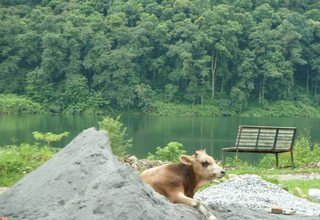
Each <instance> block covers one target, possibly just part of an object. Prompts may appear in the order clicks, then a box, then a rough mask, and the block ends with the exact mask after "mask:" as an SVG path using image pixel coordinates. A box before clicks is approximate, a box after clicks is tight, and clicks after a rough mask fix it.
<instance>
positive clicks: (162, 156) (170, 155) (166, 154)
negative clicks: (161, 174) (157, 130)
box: [148, 142, 186, 162]
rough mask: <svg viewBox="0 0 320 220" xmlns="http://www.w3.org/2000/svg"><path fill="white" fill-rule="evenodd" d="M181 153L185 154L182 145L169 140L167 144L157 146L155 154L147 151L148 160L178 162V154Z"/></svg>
mask: <svg viewBox="0 0 320 220" xmlns="http://www.w3.org/2000/svg"><path fill="white" fill-rule="evenodd" d="M182 154H186V151H185V150H184V147H183V145H182V144H180V143H178V142H170V143H169V144H167V146H164V147H157V148H156V153H155V154H151V153H149V155H148V160H161V161H170V162H179V156H180V155H182Z"/></svg>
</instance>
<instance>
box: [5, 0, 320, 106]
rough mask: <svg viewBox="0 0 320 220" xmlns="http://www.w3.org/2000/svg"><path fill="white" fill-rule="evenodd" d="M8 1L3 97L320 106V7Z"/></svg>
mask: <svg viewBox="0 0 320 220" xmlns="http://www.w3.org/2000/svg"><path fill="white" fill-rule="evenodd" d="M0 2H1V3H0V18H1V19H0V93H14V94H18V95H26V96H28V97H29V98H31V99H32V100H34V101H35V102H38V103H40V104H42V105H43V106H45V107H46V108H48V109H50V111H52V112H63V111H69V112H81V111H84V110H86V109H88V108H97V109H98V108H104V109H106V108H116V109H120V110H126V109H142V110H144V111H148V110H152V108H153V102H154V100H160V101H162V102H180V103H190V104H208V103H212V102H214V101H215V100H221V99H223V100H227V102H228V103H229V104H230V106H231V107H232V108H235V109H237V110H238V111H241V110H243V109H244V108H245V107H246V106H247V104H248V102H257V103H258V102H260V103H263V102H265V101H267V102H272V101H277V100H291V101H302V102H308V103H311V104H312V105H319V103H320V97H319V95H318V93H320V92H319V91H317V89H318V90H320V88H318V87H319V86H320V1H318V0H127V1H126V0H69V1H66V0H1V1H0Z"/></svg>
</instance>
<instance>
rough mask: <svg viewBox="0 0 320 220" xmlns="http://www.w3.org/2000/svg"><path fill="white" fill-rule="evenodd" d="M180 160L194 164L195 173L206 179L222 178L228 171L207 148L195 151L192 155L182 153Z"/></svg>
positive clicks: (187, 163)
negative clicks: (209, 153) (210, 154)
mask: <svg viewBox="0 0 320 220" xmlns="http://www.w3.org/2000/svg"><path fill="white" fill-rule="evenodd" d="M180 161H181V163H183V164H186V165H189V166H192V168H193V171H194V173H195V174H196V175H197V176H198V177H200V178H201V179H204V180H212V179H215V178H222V177H223V176H224V175H225V173H226V172H225V170H224V169H222V168H221V167H220V166H219V165H218V164H217V163H216V161H215V160H214V159H213V158H212V157H211V156H209V155H208V154H207V153H206V152H205V150H198V151H195V153H194V154H193V155H192V156H187V155H181V156H180Z"/></svg>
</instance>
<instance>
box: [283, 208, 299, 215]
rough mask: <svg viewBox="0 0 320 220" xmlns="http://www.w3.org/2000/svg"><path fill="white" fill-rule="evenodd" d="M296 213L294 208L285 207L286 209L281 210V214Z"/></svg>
mask: <svg viewBox="0 0 320 220" xmlns="http://www.w3.org/2000/svg"><path fill="white" fill-rule="evenodd" d="M295 213H296V210H293V209H287V210H283V212H282V214H284V215H293V214H295Z"/></svg>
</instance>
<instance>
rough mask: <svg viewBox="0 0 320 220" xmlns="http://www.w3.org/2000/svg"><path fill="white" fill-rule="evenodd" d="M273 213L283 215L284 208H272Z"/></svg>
mask: <svg viewBox="0 0 320 220" xmlns="http://www.w3.org/2000/svg"><path fill="white" fill-rule="evenodd" d="M271 213H273V214H282V208H272V209H271Z"/></svg>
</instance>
